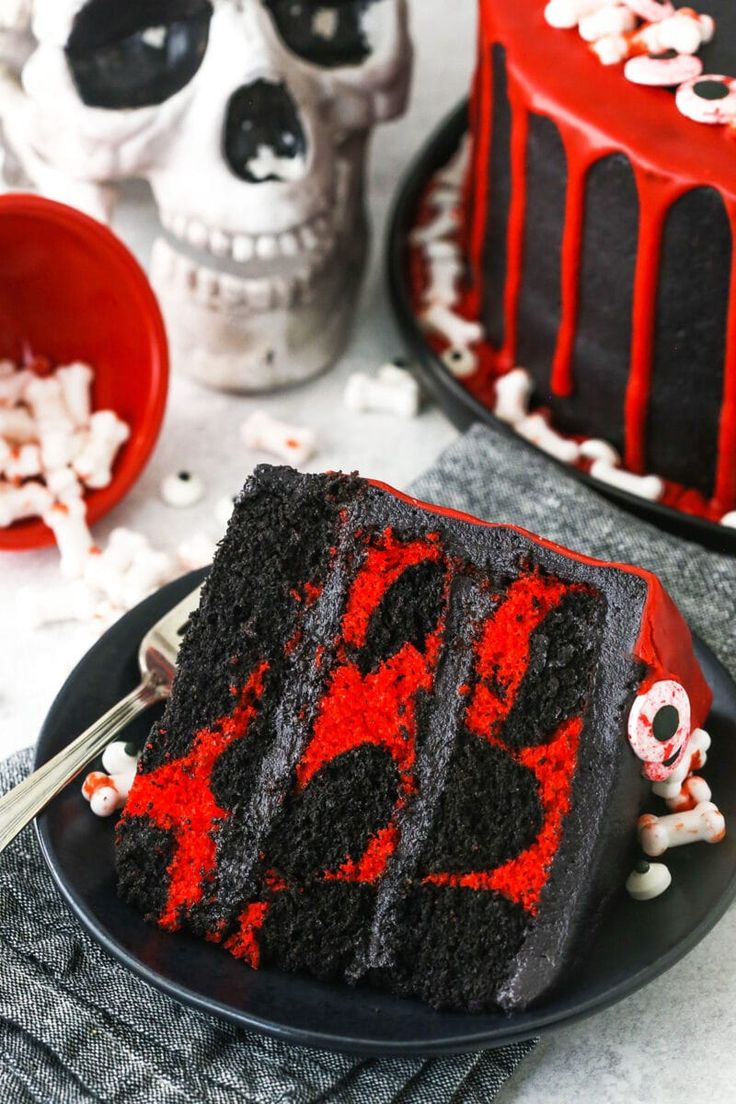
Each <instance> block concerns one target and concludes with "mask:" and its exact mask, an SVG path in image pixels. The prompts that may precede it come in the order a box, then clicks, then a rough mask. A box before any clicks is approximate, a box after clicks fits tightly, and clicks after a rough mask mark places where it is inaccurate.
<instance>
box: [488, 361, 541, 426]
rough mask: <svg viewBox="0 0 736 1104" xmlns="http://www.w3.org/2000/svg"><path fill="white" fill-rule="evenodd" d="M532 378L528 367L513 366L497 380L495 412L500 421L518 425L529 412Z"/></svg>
mask: <svg viewBox="0 0 736 1104" xmlns="http://www.w3.org/2000/svg"><path fill="white" fill-rule="evenodd" d="M532 387H533V384H532V378H531V376H530V375H529V373H528V372H527V370H526V368H512V369H511V371H510V372H507V373H506V374H505V375H504V376H499V378H498V379H497V380H496V401H495V404H494V407H493V413H494V414H495V415H496V417H497V418H498V419H499V421H502V422H507V423H508V424H509V425H518V423H519V422H522V421H523V420H524V418H526V416H527V414H528V413H529V400H530V399H531V397H532Z"/></svg>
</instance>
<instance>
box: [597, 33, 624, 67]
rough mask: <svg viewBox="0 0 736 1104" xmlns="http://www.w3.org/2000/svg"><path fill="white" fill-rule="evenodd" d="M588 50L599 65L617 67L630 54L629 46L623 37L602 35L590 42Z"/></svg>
mask: <svg viewBox="0 0 736 1104" xmlns="http://www.w3.org/2000/svg"><path fill="white" fill-rule="evenodd" d="M590 48H591V50H592V51H593V53H594V54H595V55H596V57H597V58H598V60H599V62H600V63H601V65H618V63H619V62H620V61H624V60H625V59H626V58H627V57H628V56H629V54H630V53H631V44H630V42H629V39H628V38H627V37H626V36H625V35H603V37H602V38H598V39H596V41H595V42H591V44H590Z"/></svg>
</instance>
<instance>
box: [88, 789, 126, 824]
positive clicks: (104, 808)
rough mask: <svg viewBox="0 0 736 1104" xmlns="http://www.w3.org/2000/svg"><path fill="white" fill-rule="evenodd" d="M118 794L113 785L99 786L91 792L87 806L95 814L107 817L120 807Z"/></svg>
mask: <svg viewBox="0 0 736 1104" xmlns="http://www.w3.org/2000/svg"><path fill="white" fill-rule="evenodd" d="M120 804H121V801H120V794H119V793H118V791H117V789H116V788H115V786H112V785H110V786H100V788H99V789H98V790H95V792H94V793H93V794H92V797H91V798H90V803H89V807H90V809H91V810H92V812H93V813H94V814H95V816H98V817H109V816H112V814H113V813H115V812H117V810H118V809H119V808H120Z"/></svg>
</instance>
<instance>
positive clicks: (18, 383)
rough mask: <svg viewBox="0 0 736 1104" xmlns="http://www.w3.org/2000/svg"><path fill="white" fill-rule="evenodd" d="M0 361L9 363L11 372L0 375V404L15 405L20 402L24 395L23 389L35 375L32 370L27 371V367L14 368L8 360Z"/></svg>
mask: <svg viewBox="0 0 736 1104" xmlns="http://www.w3.org/2000/svg"><path fill="white" fill-rule="evenodd" d="M0 363H3V364H10V367H11V370H12V371H11V372H10V373H7V374H4V375H2V376H0V405H2V406H15V405H16V403H19V402H21V400H22V399H23V397H24V395H25V390H26V387H27V386H28V384H29V383H30V382H31V380H34V379H35V378H36V377H35V376H34V374H33V372H29V371H28V369H27V368H23V369H19V370H18V371H16V370H15V366H14V365H13V364H11V363H10V361H2V362H0Z"/></svg>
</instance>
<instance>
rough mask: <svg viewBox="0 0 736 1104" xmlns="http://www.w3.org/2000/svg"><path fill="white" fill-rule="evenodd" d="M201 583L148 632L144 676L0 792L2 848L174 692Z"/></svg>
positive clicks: (142, 660) (143, 652)
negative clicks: (185, 633) (77, 733)
mask: <svg viewBox="0 0 736 1104" xmlns="http://www.w3.org/2000/svg"><path fill="white" fill-rule="evenodd" d="M200 591H201V587H197V589H196V590H194V591H192V593H191V594H189V595H187V597H186V598H184V599H183V600H182V601H181V602H179V605H178V606H175V607H174V609H172V610H171V611H170V612H169V613H167V614H166V616H165V617H162V618H161V620H160V621H158V622H157V623H156V624H155V625H154V626H153V628H152V629H149V631H148V632H147V633H146V635H145V636H144V637H143V640H142V641H141V646H140V648H139V649H138V665H139V667H140V671H141V681H140V683H139V684H138V686H136V688H135V690H131V692H130V693H129V694H128V695H126V697H124V698H123V699H122V701H119V702H118V704H117V705H114V706H113V707H112V709H110V710H108V712H107V713H105V715H104V716H103V717H100V719H99V721H96V722H95V724H93V725H92V726H91V727H90V728H88V729H87V730H86V732H83V733H82V735H81V736H77V738H76V740H72V742H71V743H70V744H69V745H68V746H67V747H65V748H64V749H63V750H62V751H60V752H59V753H58V755H55V756H54V757H53V759H49V761H48V763H44V765H43V766H42V767H39V768H38V770H37V771H34V772H33V774H31V775H29V776H28V778H25V779H24V780H23V781H22V782H20V783H19V784H18V785H17V786H16V787H15V788H14V789H12V790H11V791H10V793H7V794H6V795H5V796H4V797H2V798H0V851H3V850H4V848H6V847H7V845H8V844H9V843H10V841H11V840H14V839H15V837H16V836H17V835H18V833H19V832H20V831H21V829H22V828H25V826H26V824H29V823H30V821H32V820H33V818H34V817H35V816H38V814H39V813H40V812H41V811H42V810H43V809H45V808H46V806H47V805H48V803H49V802H50V801H51V799H52V798H54V797H56V795H57V794H58V793H60V792H61V790H63V789H64V787H65V786H66V785H67V784H68V783H69V782H71V781H72V780H73V779H74V778H76V777H77V775H78V774H81V772H82V771H83V770H84V768H85V767H86V766H88V764H89V763H91V762H92V760H93V759H94V758H95V757H96V756H98V755H99V754H100V753H101V752H102V751H104V749H105V748H106V747H107V745H108V744H109V743H110V741H111V740H112V738H113V736H115V735H116V734H117V733H118V732H120V730H121V729H122V728H125V726H126V725H127V724H129V723H130V721H132V720H133V718H134V717H137V716H138V714H139V713H142V712H143V711H144V710H145V709H148V708H150V706H152V705H155V703H156V702H159V701H163V699H164V698H167V697H168V696H169V694H170V693H171V684H172V682H173V681H174V674H175V672H176V661H177V657H178V655H179V644H180V642H181V634H182V630H183V628H184V626H185V625H186V623H187V621H188V620H189V616H190V614H191V613H193V611H194V610H195V609H196V608H197V606H198V605H199V598H200Z"/></svg>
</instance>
